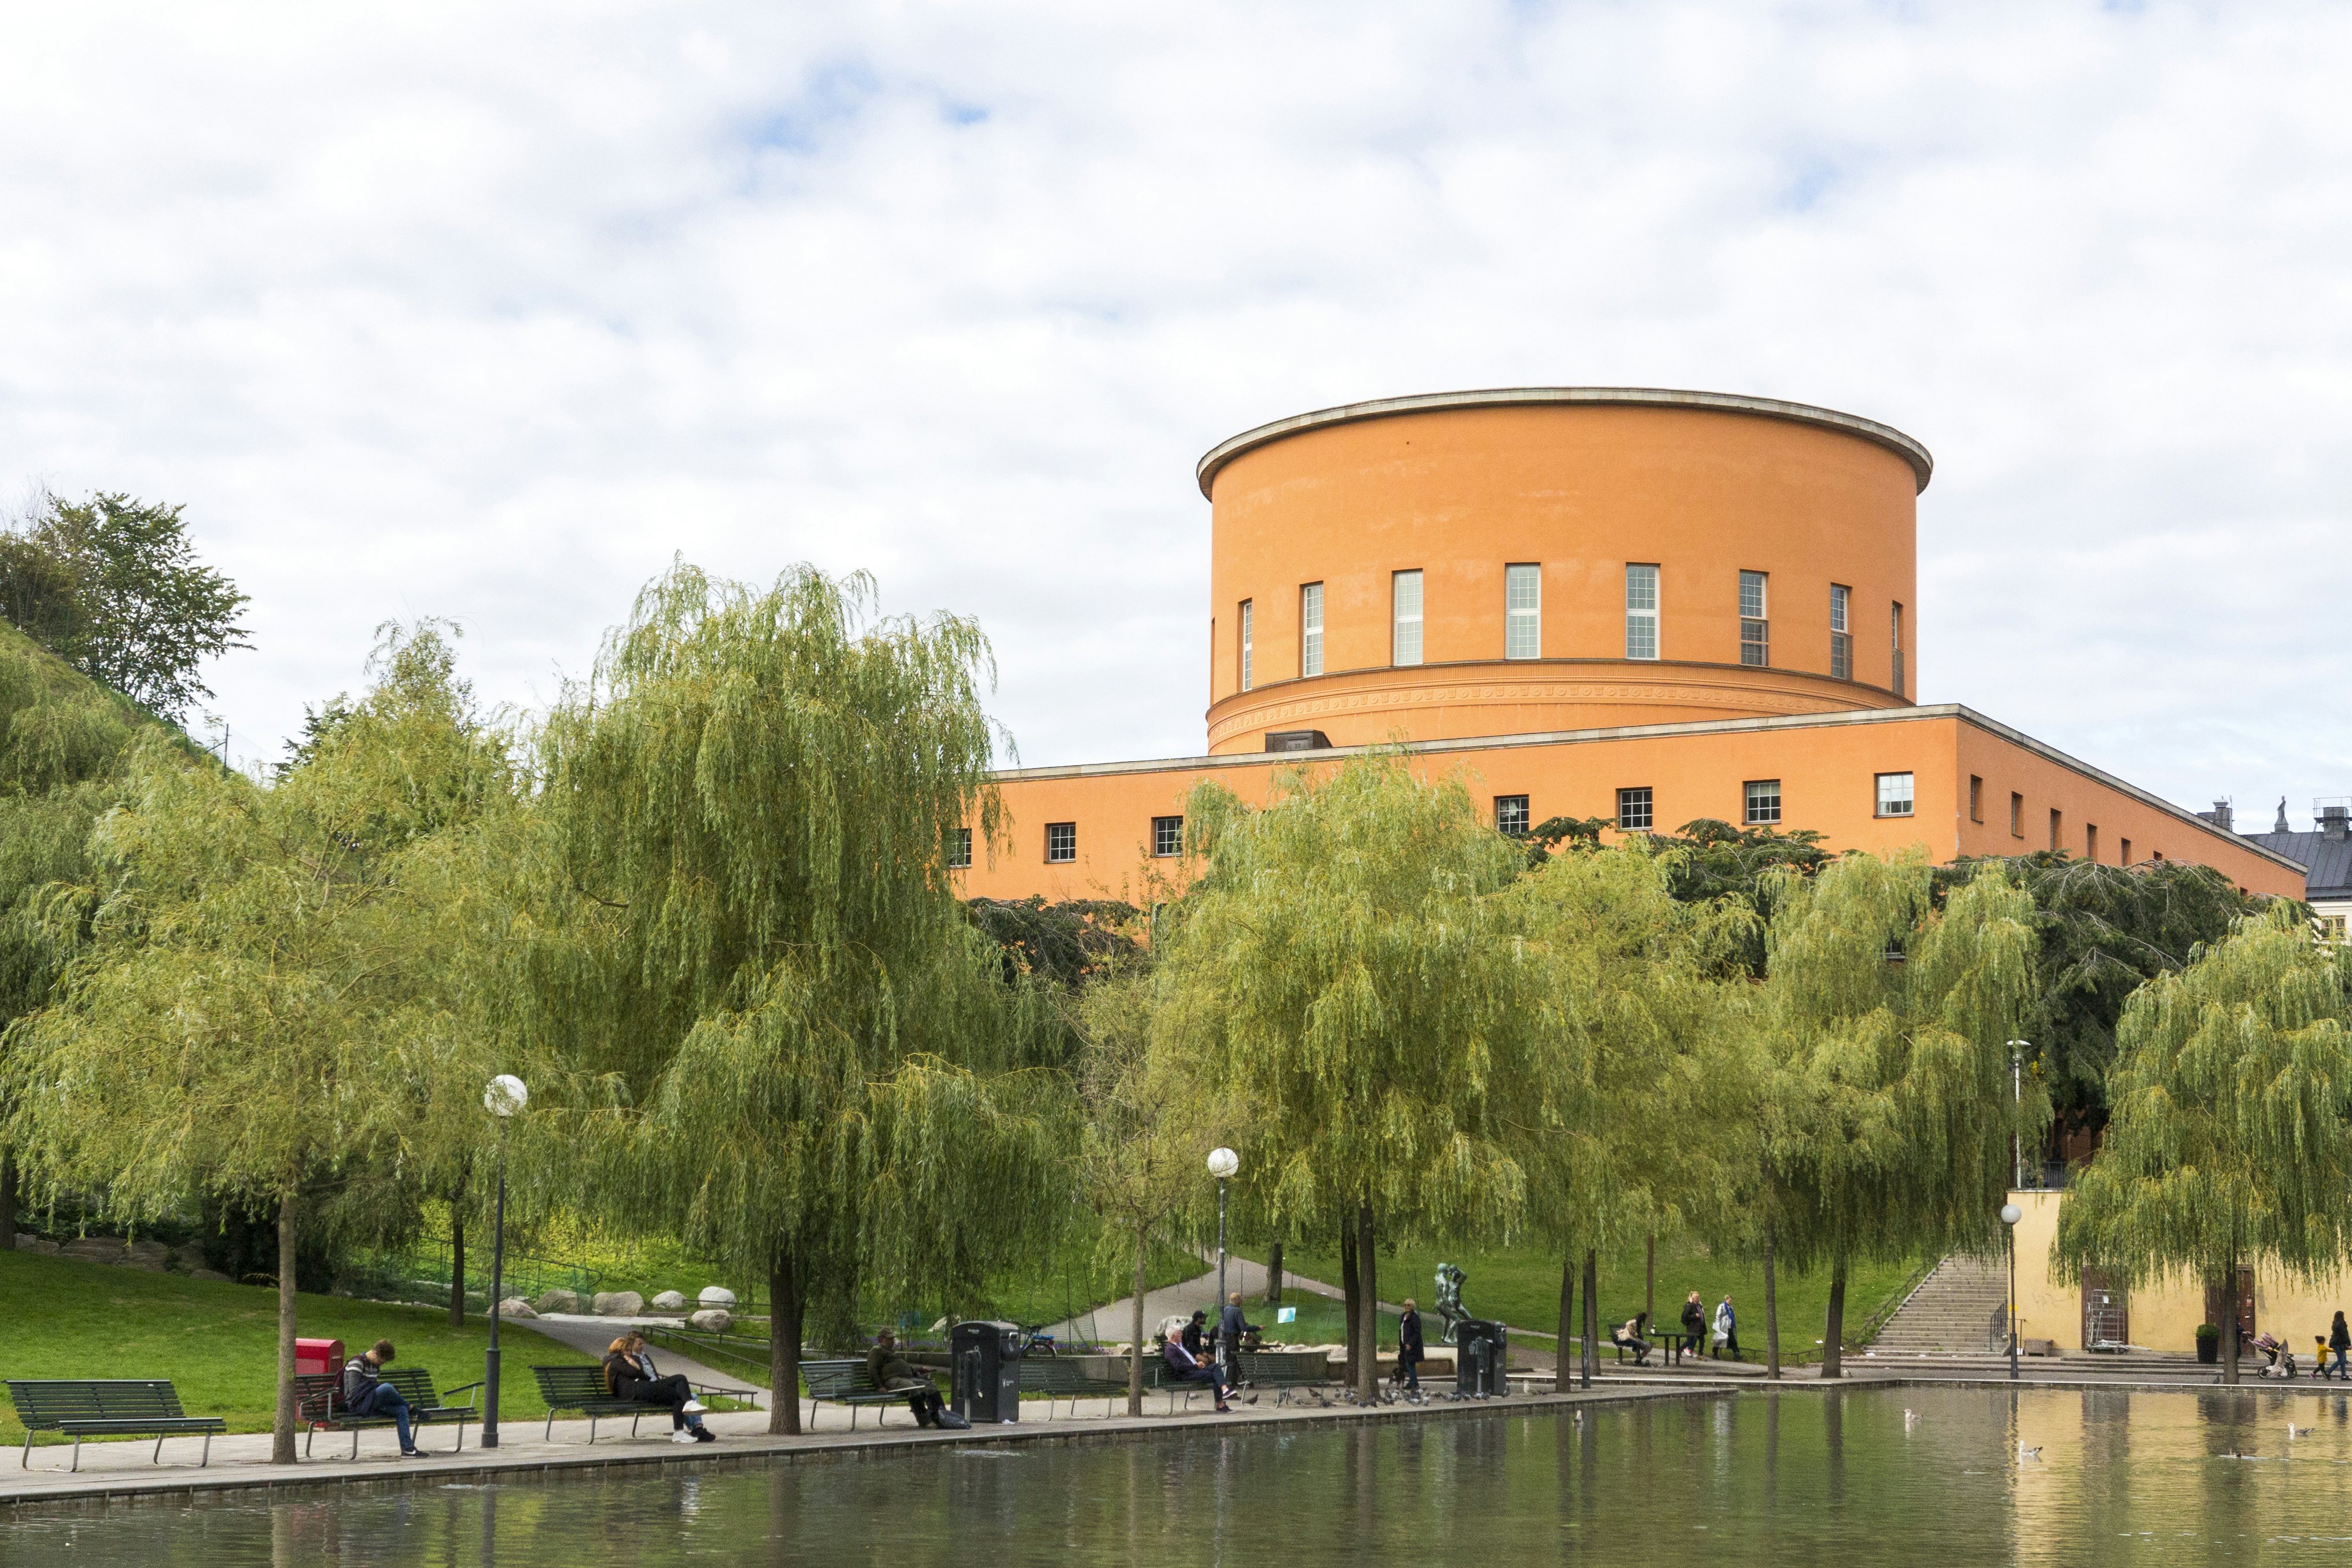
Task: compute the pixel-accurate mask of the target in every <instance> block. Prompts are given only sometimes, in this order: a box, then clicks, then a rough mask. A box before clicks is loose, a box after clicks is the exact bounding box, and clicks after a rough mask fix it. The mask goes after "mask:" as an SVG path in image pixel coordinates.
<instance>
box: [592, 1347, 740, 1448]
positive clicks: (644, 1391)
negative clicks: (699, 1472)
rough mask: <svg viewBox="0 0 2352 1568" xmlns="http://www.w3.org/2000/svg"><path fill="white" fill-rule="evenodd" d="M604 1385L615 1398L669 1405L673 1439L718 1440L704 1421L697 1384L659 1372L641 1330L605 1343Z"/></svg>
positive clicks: (676, 1441)
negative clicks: (696, 1392) (647, 1351)
mask: <svg viewBox="0 0 2352 1568" xmlns="http://www.w3.org/2000/svg"><path fill="white" fill-rule="evenodd" d="M604 1386H605V1388H606V1389H607V1390H609V1391H610V1392H611V1394H612V1396H613V1397H614V1398H615V1399H625V1400H628V1401H629V1402H631V1403H632V1404H636V1405H667V1406H669V1426H670V1432H671V1437H670V1441H671V1442H673V1443H715V1442H717V1441H718V1440H719V1434H718V1433H716V1432H714V1431H712V1430H710V1428H709V1427H705V1426H704V1425H703V1424H702V1401H701V1400H699V1399H697V1398H696V1397H695V1396H694V1385H692V1384H690V1383H688V1382H687V1380H686V1379H685V1378H683V1377H681V1376H679V1375H677V1373H672V1374H670V1375H668V1376H667V1377H663V1376H661V1375H658V1374H656V1372H655V1371H654V1358H653V1357H652V1356H650V1355H648V1354H646V1336H645V1335H643V1334H641V1333H628V1334H623V1335H622V1336H621V1337H620V1338H619V1339H616V1340H614V1342H613V1343H611V1344H610V1345H609V1346H607V1347H606V1349H605V1352H604Z"/></svg>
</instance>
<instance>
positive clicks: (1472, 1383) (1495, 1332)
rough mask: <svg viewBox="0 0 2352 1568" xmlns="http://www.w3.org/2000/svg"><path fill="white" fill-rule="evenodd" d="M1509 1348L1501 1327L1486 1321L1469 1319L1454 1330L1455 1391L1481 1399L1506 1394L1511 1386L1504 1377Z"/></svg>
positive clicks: (1498, 1324) (1483, 1319)
mask: <svg viewBox="0 0 2352 1568" xmlns="http://www.w3.org/2000/svg"><path fill="white" fill-rule="evenodd" d="M1509 1361H1510V1346H1509V1343H1508V1342H1507V1340H1506V1339H1505V1337H1504V1334H1503V1325H1502V1324H1500V1323H1498V1322H1489V1321H1487V1320H1486V1319H1485V1318H1469V1319H1466V1320H1465V1321H1464V1322H1462V1323H1460V1324H1459V1325H1458V1326H1456V1328H1455V1329H1454V1392H1455V1393H1456V1394H1466V1395H1470V1396H1474V1397H1475V1398H1479V1399H1484V1398H1486V1396H1489V1395H1494V1394H1508V1393H1509V1392H1510V1391H1511V1385H1510V1384H1509V1383H1508V1382H1507V1380H1506V1379H1505V1378H1504V1376H1503V1372H1504V1369H1505V1367H1507V1365H1508V1364H1509Z"/></svg>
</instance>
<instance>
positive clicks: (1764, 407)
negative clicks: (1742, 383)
mask: <svg viewBox="0 0 2352 1568" xmlns="http://www.w3.org/2000/svg"><path fill="white" fill-rule="evenodd" d="M1515 403H1532V404H1538V405H1541V404H1547V403H1581V404H1588V405H1593V406H1599V407H1621V408H1622V407H1633V408H1685V409H1697V410H1700V411H1703V412H1706V413H1741V414H1748V415H1750V416H1753V417H1755V418H1759V419H1780V420H1787V421H1788V422H1790V423H1792V424H1809V425H1811V426H1813V427H1814V428H1815V429H1817V430H1829V431H1834V432H1836V433H1838V434H1842V435H1852V436H1856V437H1859V438H1860V439H1862V440H1864V441H1867V442H1870V443H1872V444H1874V445H1877V446H1882V447H1884V448H1885V449H1886V450H1887V451H1889V452H1892V453H1894V454H1895V455H1896V456H1898V457H1900V458H1902V459H1903V460H1904V461H1905V462H1906V463H1908V464H1909V465H1911V472H1912V475H1913V476H1915V478H1916V480H1917V490H1915V491H1914V492H1913V494H1915V495H1916V494H1917V493H1918V491H1919V490H1925V489H1926V488H1927V481H1928V480H1929V479H1930V478H1932V477H1933V476H1935V472H1936V459H1935V457H1934V456H1933V455H1931V454H1930V453H1929V452H1928V451H1927V448H1926V447H1925V446H1922V445H1921V444H1919V443H1918V442H1916V441H1915V440H1913V439H1912V438H1911V437H1910V436H1907V435H1906V434H1903V433H1902V432H1901V431H1899V430H1897V429H1895V427H1894V426H1893V425H1891V424H1881V423H1878V421H1876V420H1874V419H1864V418H1863V417H1862V415H1860V414H1858V413H1840V412H1838V411H1837V410H1836V409H1833V408H1816V407H1814V406H1813V405H1812V404H1811V403H1804V402H1783V401H1781V400H1780V399H1778V398H1769V397H1748V396H1746V395H1744V394H1741V393H1738V392H1692V391H1685V390H1681V389H1677V388H1673V387H1490V388H1486V389H1485V390H1483V391H1476V392H1417V393H1414V394H1413V395H1412V396H1410V397H1384V398H1374V399H1372V400H1370V402H1349V403H1341V404H1340V405H1339V406H1338V407H1336V408H1319V409H1316V410H1314V411H1313V412H1311V413H1294V414H1292V415H1290V416H1289V417H1288V418H1286V419H1277V420H1275V421H1273V422H1272V423H1266V424H1261V425H1258V426H1256V427H1255V428H1254V429H1250V430H1244V431H1243V432H1242V433H1241V434H1239V435H1234V436H1229V437H1227V438H1226V439H1225V440H1223V441H1221V442H1219V443H1217V444H1216V445H1214V446H1212V447H1211V448H1209V450H1208V451H1207V452H1206V453H1205V454H1204V455H1202V458H1201V461H1200V462H1199V463H1198V464H1196V465H1194V467H1193V470H1192V472H1193V477H1194V478H1195V479H1197V480H1198V481H1199V482H1200V486H1201V494H1202V496H1204V497H1206V496H1209V495H1210V487H1211V486H1213V484H1214V483H1215V482H1216V477H1217V471H1218V470H1219V469H1221V468H1223V466H1224V465H1226V464H1228V463H1230V462H1232V461H1233V460H1234V458H1236V457H1239V456H1240V455H1242V454H1243V453H1244V452H1250V451H1254V450H1255V449H1256V448H1258V447H1260V446H1265V445H1267V444H1270V443H1273V442H1276V441H1280V440H1281V439H1283V438H1284V437H1285V436H1289V435H1297V434H1300V433H1302V432H1305V431H1309V430H1320V429H1322V428H1324V427H1326V426H1328V425H1334V424H1353V423H1357V422H1359V421H1361V420H1367V419H1384V418H1387V417H1388V416H1390V415H1391V414H1400V413H1437V412H1443V411H1444V410H1447V409H1460V408H1503V407H1508V406H1510V405H1512V404H1515Z"/></svg>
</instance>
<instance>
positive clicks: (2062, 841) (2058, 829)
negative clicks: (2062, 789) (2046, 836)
mask: <svg viewBox="0 0 2352 1568" xmlns="http://www.w3.org/2000/svg"><path fill="white" fill-rule="evenodd" d="M2050 847H2051V848H2052V849H2053V850H2063V849H2064V848H2065V847H2066V813H2065V812H2063V811H2062V810H2058V808H2056V807H2055V806H2053V807H2052V808H2051V809H2050Z"/></svg>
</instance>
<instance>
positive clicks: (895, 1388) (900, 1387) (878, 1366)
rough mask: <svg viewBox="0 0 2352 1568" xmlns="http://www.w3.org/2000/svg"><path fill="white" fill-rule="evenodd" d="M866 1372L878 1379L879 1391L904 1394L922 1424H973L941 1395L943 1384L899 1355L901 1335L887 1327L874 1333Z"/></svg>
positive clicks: (908, 1404)
mask: <svg viewBox="0 0 2352 1568" xmlns="http://www.w3.org/2000/svg"><path fill="white" fill-rule="evenodd" d="M866 1375H867V1376H868V1377H871V1378H872V1379H873V1380H874V1386H875V1388H876V1390H877V1392H880V1393H883V1394H899V1393H903V1394H905V1395H906V1396H907V1408H908V1409H909V1410H912V1411H913V1412H914V1413H915V1425H917V1426H918V1427H969V1426H970V1425H971V1423H970V1422H969V1421H966V1420H965V1419H964V1418H963V1417H962V1416H959V1415H957V1414H956V1413H955V1412H954V1411H952V1410H950V1409H949V1408H947V1406H946V1402H945V1401H943V1400H941V1399H940V1390H939V1385H937V1384H935V1383H933V1382H932V1381H931V1380H930V1379H929V1377H926V1376H925V1375H923V1374H921V1373H919V1372H918V1371H916V1370H915V1364H914V1363H912V1362H910V1361H908V1359H907V1358H906V1357H905V1356H903V1355H901V1354H898V1334H897V1333H894V1332H892V1331H891V1330H889V1329H884V1330H883V1331H882V1332H881V1333H878V1334H876V1335H875V1336H874V1348H873V1349H872V1350H869V1351H867V1352H866Z"/></svg>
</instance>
